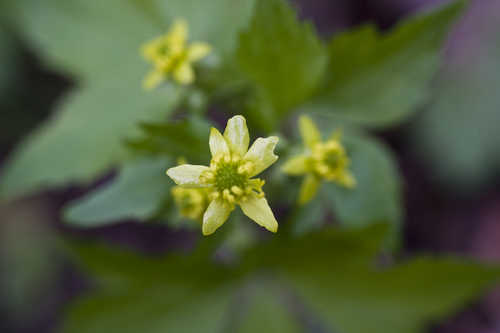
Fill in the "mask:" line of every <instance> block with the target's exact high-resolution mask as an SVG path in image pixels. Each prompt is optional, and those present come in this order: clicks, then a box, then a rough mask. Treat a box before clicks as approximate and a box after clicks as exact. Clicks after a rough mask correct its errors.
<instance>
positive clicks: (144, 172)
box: [64, 158, 172, 227]
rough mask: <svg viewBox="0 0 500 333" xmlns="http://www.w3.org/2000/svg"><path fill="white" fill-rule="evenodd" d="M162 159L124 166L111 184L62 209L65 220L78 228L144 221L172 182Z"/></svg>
mask: <svg viewBox="0 0 500 333" xmlns="http://www.w3.org/2000/svg"><path fill="white" fill-rule="evenodd" d="M170 165H172V163H171V162H170V161H169V160H167V159H165V158H158V159H155V160H150V159H143V160H139V161H136V162H134V163H131V164H127V165H126V166H124V167H123V168H122V170H121V172H120V173H119V174H118V176H117V177H116V179H115V180H113V181H112V182H111V183H110V184H106V185H104V186H101V187H100V188H98V189H97V190H95V191H93V192H90V193H89V194H87V195H85V196H84V197H83V198H80V199H78V200H75V201H72V202H71V203H70V204H69V205H68V206H66V208H65V213H64V214H65V220H66V221H67V222H68V223H70V224H72V225H78V226H80V227H98V226H103V225H108V224H111V223H114V222H117V221H119V220H124V219H140V220H142V219H146V218H148V217H150V216H152V215H153V214H154V213H155V212H156V211H157V210H158V209H159V207H160V205H161V203H162V202H163V201H164V200H165V197H166V195H167V194H168V192H169V189H170V185H171V182H170V181H169V179H168V177H167V176H166V175H165V170H166V169H167V167H168V166H170Z"/></svg>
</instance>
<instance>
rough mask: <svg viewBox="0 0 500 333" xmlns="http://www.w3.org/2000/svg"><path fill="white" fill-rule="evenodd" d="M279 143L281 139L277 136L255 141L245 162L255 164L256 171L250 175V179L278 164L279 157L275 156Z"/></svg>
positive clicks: (246, 155)
mask: <svg viewBox="0 0 500 333" xmlns="http://www.w3.org/2000/svg"><path fill="white" fill-rule="evenodd" d="M278 141H279V138H278V137H277V136H270V137H268V138H258V139H257V140H255V142H254V143H253V144H252V146H251V147H250V149H249V150H248V152H247V153H246V154H245V157H244V158H245V160H247V161H251V162H252V163H253V164H254V171H253V172H252V173H251V174H250V177H253V176H255V175H257V174H259V173H261V172H262V171H263V170H265V169H267V168H268V167H269V166H271V164H273V163H274V162H276V160H277V159H278V156H276V155H275V154H274V147H276V145H277V144H278Z"/></svg>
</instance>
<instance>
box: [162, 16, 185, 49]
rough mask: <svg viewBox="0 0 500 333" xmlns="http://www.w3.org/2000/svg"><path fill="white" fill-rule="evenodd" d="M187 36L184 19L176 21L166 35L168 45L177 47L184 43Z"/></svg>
mask: <svg viewBox="0 0 500 333" xmlns="http://www.w3.org/2000/svg"><path fill="white" fill-rule="evenodd" d="M187 36H188V24H187V22H186V20H184V19H176V20H175V21H174V23H173V24H172V27H171V28H170V30H169V31H168V33H167V36H166V38H167V40H168V41H169V43H172V44H174V45H175V46H179V45H180V44H184V43H185V42H186V39H187Z"/></svg>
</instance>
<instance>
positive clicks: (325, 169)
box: [312, 139, 349, 181]
mask: <svg viewBox="0 0 500 333" xmlns="http://www.w3.org/2000/svg"><path fill="white" fill-rule="evenodd" d="M312 158H313V160H314V163H313V167H314V172H315V173H317V174H318V175H319V176H321V177H322V178H325V179H326V180H330V181H332V180H338V179H339V176H341V175H342V174H343V172H344V170H345V169H346V168H347V167H348V166H349V158H348V157H347V154H346V151H345V149H344V147H343V146H342V145H341V144H340V142H339V141H338V140H336V139H331V140H328V141H326V142H318V143H316V144H315V145H314V147H313V149H312Z"/></svg>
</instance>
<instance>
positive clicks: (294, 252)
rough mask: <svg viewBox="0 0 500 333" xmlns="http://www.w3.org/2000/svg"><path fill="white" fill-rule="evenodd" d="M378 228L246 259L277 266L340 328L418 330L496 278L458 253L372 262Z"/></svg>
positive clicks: (271, 248)
mask: <svg viewBox="0 0 500 333" xmlns="http://www.w3.org/2000/svg"><path fill="white" fill-rule="evenodd" d="M383 230H384V229H383V228H382V229H381V226H371V227H368V228H365V229H364V230H354V231H353V230H351V231H348V232H343V233H341V232H339V231H337V232H333V231H331V230H330V231H326V232H324V233H321V234H313V235H310V236H308V237H303V238H301V239H299V240H296V241H294V240H290V241H288V242H281V243H280V242H275V243H274V244H272V243H271V244H269V245H268V246H260V247H259V248H258V249H255V250H254V252H253V253H252V258H254V260H256V261H258V262H260V263H261V264H263V265H265V267H267V268H268V269H272V270H273V271H274V272H277V273H278V274H279V277H280V278H282V279H283V280H284V281H287V282H288V283H289V286H290V287H291V288H292V290H294V291H295V292H297V295H298V296H299V297H301V298H302V299H303V300H304V301H305V305H306V306H307V307H308V308H309V309H310V310H311V311H312V313H314V314H317V315H319V316H320V318H322V319H323V320H324V321H325V323H326V324H327V325H328V326H329V328H330V329H331V330H333V331H335V332H342V333H357V332H381V333H387V332H397V333H416V332H421V331H423V329H424V328H425V327H426V326H427V325H428V324H430V323H431V321H432V320H437V319H439V318H442V317H443V316H446V315H450V314H453V312H455V311H458V310H460V309H461V308H462V307H463V306H465V304H466V302H469V301H471V299H473V298H474V297H476V295H477V294H478V293H480V292H482V291H483V290H484V289H485V288H488V287H492V286H493V285H494V283H496V282H498V281H499V278H500V268H498V267H493V266H486V265H480V264H477V263H472V262H468V261H466V260H463V259H461V260H460V259H451V258H450V259H438V258H419V259H415V260H411V261H409V262H406V263H403V264H401V265H397V266H394V267H392V268H389V269H380V268H376V267H375V265H374V256H375V254H376V250H377V243H378V245H380V243H379V242H380V240H381V239H382V238H383V237H381V236H383V233H382V234H381V233H380V232H381V231H383ZM374 239H377V240H378V241H374ZM281 285H282V286H284V285H286V284H285V283H282V284H281Z"/></svg>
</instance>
